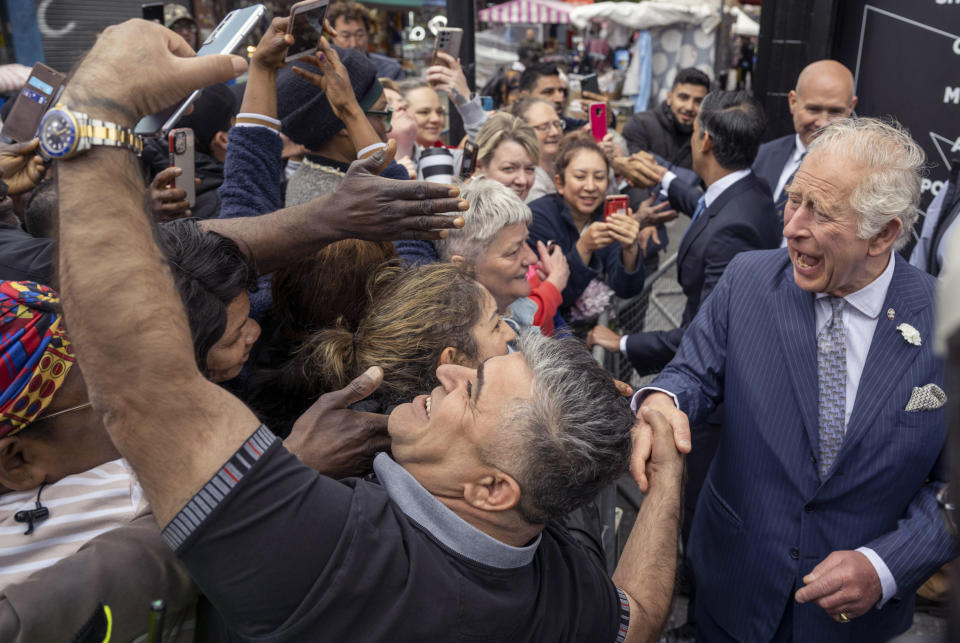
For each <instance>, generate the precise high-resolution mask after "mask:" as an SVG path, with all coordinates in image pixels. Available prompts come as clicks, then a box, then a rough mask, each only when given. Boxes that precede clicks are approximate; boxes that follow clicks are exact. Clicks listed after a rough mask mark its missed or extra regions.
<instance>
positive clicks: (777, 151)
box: [753, 134, 797, 196]
mask: <svg viewBox="0 0 960 643" xmlns="http://www.w3.org/2000/svg"><path fill="white" fill-rule="evenodd" d="M796 147H797V135H796V134H788V135H786V136H781V137H780V138H775V139H774V140H772V141H770V142H769V143H764V144H763V145H761V146H760V149H759V150H757V158H756V159H754V161H753V173H754V174H756V175H757V176H758V177H759V178H760V180H761V181H763V182H764V183H765V184H766V186H767V191H768V192H770V194H771V196H772V195H773V191H774V190H776V189H777V183H779V182H780V175H781V174H783V166H784V165H786V164H787V159H789V158H790V155H791V154H793V151H794V150H795V149H796Z"/></svg>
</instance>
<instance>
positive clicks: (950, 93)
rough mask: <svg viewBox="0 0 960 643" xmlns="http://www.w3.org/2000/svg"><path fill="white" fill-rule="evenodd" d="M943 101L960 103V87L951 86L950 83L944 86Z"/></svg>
mask: <svg viewBox="0 0 960 643" xmlns="http://www.w3.org/2000/svg"><path fill="white" fill-rule="evenodd" d="M943 102H944V103H953V104H954V105H960V87H950V86H949V85H947V86H946V87H944V88H943Z"/></svg>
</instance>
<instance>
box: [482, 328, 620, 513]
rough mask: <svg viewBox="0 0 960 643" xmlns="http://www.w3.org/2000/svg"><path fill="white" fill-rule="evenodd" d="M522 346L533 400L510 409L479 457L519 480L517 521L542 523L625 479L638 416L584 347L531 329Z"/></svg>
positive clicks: (579, 343)
mask: <svg viewBox="0 0 960 643" xmlns="http://www.w3.org/2000/svg"><path fill="white" fill-rule="evenodd" d="M519 347H520V351H521V353H522V355H523V359H524V361H526V364H527V367H528V368H529V369H530V370H531V371H532V372H533V383H532V385H531V398H530V399H529V400H526V399H525V400H518V401H517V402H516V403H514V404H513V405H512V407H510V410H509V411H508V412H507V413H505V414H504V416H503V417H502V418H501V420H500V426H499V429H498V431H497V437H498V439H497V440H496V445H495V446H493V447H492V448H490V449H488V450H487V451H486V452H485V453H483V454H482V455H483V457H484V458H485V459H487V460H488V461H489V462H490V463H491V464H495V465H498V466H500V468H503V470H504V471H507V472H508V473H510V474H511V475H513V476H514V478H516V480H517V482H518V483H519V484H520V489H521V493H520V503H519V506H518V510H519V512H520V514H521V515H522V516H523V518H524V519H525V520H527V522H530V523H532V524H542V523H545V522H547V521H548V520H551V519H554V518H558V517H560V516H563V515H566V514H568V513H570V512H571V511H573V510H574V509H576V508H578V507H580V506H583V505H584V504H586V503H587V502H589V501H591V500H593V498H594V497H596V495H597V493H598V492H599V491H600V490H601V489H603V487H605V486H606V485H608V484H610V483H612V482H613V481H614V480H616V479H617V478H618V477H620V476H621V475H623V473H624V472H626V470H627V465H628V464H629V460H630V452H631V447H632V441H631V429H632V427H633V425H634V422H635V421H636V417H635V416H634V414H633V411H632V410H630V402H629V400H628V398H626V397H624V396H623V395H621V394H620V392H619V391H618V390H617V388H616V387H615V386H614V383H613V376H612V375H611V374H610V373H609V372H607V371H606V370H604V369H603V367H601V366H600V365H599V364H598V363H597V362H596V361H595V360H594V359H593V356H592V355H591V354H590V352H589V351H588V350H587V349H586V347H585V346H584V345H583V343H582V342H579V341H577V340H576V339H572V338H569V339H551V338H549V337H544V336H543V335H541V334H540V333H538V332H535V331H533V330H529V329H528V330H526V331H524V332H523V333H522V334H521V335H520V338H519Z"/></svg>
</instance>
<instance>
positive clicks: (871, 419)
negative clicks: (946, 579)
mask: <svg viewBox="0 0 960 643" xmlns="http://www.w3.org/2000/svg"><path fill="white" fill-rule="evenodd" d="M923 164H924V155H923V152H922V150H921V149H920V148H919V146H917V144H916V143H915V142H914V141H913V140H912V139H911V138H910V137H909V135H908V134H906V132H904V131H903V130H902V129H901V128H899V126H896V125H891V124H885V123H883V122H880V121H877V120H873V119H844V120H842V121H837V122H834V123H833V124H831V125H830V126H828V127H827V128H826V129H825V130H824V131H823V132H822V133H821V134H820V136H818V137H817V139H816V140H815V141H813V142H811V144H810V147H809V153H808V154H807V156H806V158H805V159H804V161H803V163H802V165H801V166H800V169H799V170H798V172H797V174H796V177H795V179H794V180H793V182H792V183H791V184H790V186H789V187H788V189H787V191H788V195H789V202H788V206H787V210H786V219H785V223H786V226H785V227H784V235H785V236H786V239H787V247H786V248H781V249H777V250H760V251H754V252H747V253H742V254H740V255H738V256H737V257H736V258H734V259H733V261H731V262H730V264H729V265H728V266H727V269H726V271H725V272H724V274H723V277H721V279H720V281H719V283H718V284H717V287H716V288H715V289H714V291H713V293H712V294H711V295H710V297H709V298H708V299H707V301H706V302H705V303H704V304H703V305H702V306H701V308H700V310H699V312H698V313H697V316H696V318H695V319H694V320H693V323H692V324H691V325H690V327H689V328H688V329H687V331H686V333H684V336H683V340H682V342H681V345H680V350H679V351H678V353H677V356H676V357H675V358H674V360H673V361H672V362H671V363H670V364H669V365H668V366H667V367H666V368H665V369H664V370H663V372H662V373H661V374H660V376H659V377H658V378H657V379H656V380H655V381H654V382H653V383H652V385H651V387H648V388H646V389H643V390H641V391H640V392H638V397H637V400H636V401H642V404H641V406H643V407H649V408H654V409H659V410H661V411H662V412H663V413H664V414H666V415H667V417H668V418H669V420H670V422H671V424H672V425H673V427H674V430H675V437H676V439H677V445H678V447H679V448H680V449H681V450H688V449H689V447H690V441H689V424H688V421H690V422H700V421H702V419H703V418H704V417H705V416H706V415H707V414H709V413H710V412H711V410H712V409H713V408H715V407H716V405H717V404H719V403H720V402H721V401H722V402H723V404H724V407H723V416H724V417H723V435H722V436H721V442H720V448H719V450H718V452H717V455H716V457H715V459H714V461H713V464H712V466H711V468H710V472H709V473H708V475H707V481H706V483H705V485H704V491H703V493H702V494H701V495H700V501H699V504H698V505H697V511H696V515H695V516H694V520H693V522H694V524H693V531H692V534H691V536H690V551H689V556H690V559H691V561H692V566H693V570H694V573H695V576H696V582H697V592H698V593H697V628H698V635H699V637H700V638H701V639H702V640H709V641H733V640H736V641H771V640H773V641H789V640H797V641H818V642H819V641H883V640H888V639H889V638H890V637H892V636H894V635H896V634H898V633H900V632H903V631H904V630H906V629H907V628H908V627H909V626H910V624H911V622H912V618H913V593H914V591H915V590H916V588H917V587H918V586H919V585H920V584H921V583H922V582H923V581H924V580H925V579H926V578H927V577H929V576H930V575H931V574H932V573H933V572H934V571H936V570H937V569H938V568H939V567H940V566H941V565H943V564H944V563H946V562H947V561H949V560H950V559H951V558H953V557H954V556H956V553H957V552H956V549H955V546H954V544H953V542H952V540H951V539H950V537H949V535H948V533H947V531H946V528H945V526H944V523H943V521H942V520H941V517H940V514H939V511H938V507H937V501H936V494H937V492H938V491H939V490H940V489H941V488H942V487H943V485H944V484H945V481H946V463H945V462H944V459H945V458H944V448H943V447H944V441H945V439H946V418H945V410H944V403H945V400H946V395H945V394H944V392H943V377H944V374H943V365H942V363H941V361H940V360H939V359H938V358H937V357H936V356H935V355H934V354H933V349H932V347H931V341H930V340H931V339H932V337H933V334H934V333H933V331H934V329H933V320H934V307H933V296H934V284H935V281H934V279H933V278H932V277H930V276H929V275H927V274H925V273H923V272H921V271H919V270H917V269H916V268H914V267H912V266H910V265H909V264H908V263H907V262H906V261H904V260H903V259H901V258H900V257H899V256H898V255H897V254H896V253H895V252H894V250H895V249H896V248H897V247H899V246H900V245H902V243H903V242H904V241H905V240H906V236H907V231H909V230H910V229H911V228H912V227H913V223H914V220H915V218H916V214H917V204H918V202H919V197H920V170H921V168H922V167H923ZM649 435H650V434H649V427H647V426H646V425H645V424H644V423H643V421H642V420H641V422H639V423H638V427H637V429H636V435H635V449H634V455H633V458H634V459H633V467H634V471H635V474H636V475H637V477H638V479H639V480H641V487H642V486H643V485H644V479H643V475H644V472H643V470H644V461H645V459H646V457H647V455H648V454H649V446H648V445H649Z"/></svg>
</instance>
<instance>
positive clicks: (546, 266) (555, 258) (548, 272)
mask: <svg viewBox="0 0 960 643" xmlns="http://www.w3.org/2000/svg"><path fill="white" fill-rule="evenodd" d="M537 253H538V254H539V255H540V262H539V263H538V264H537V276H539V277H540V280H541V281H549V282H550V283H551V284H553V287H554V288H556V289H557V290H558V291H559V292H561V293H562V292H563V289H564V288H566V287H567V281H568V280H569V279H570V265H569V264H568V263H567V257H566V255H564V254H563V249H562V248H561V247H560V246H558V245H555V246H553V248H552V249H551V250H549V251H548V250H547V246H546V244H544V243H543V242H542V241H537Z"/></svg>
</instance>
